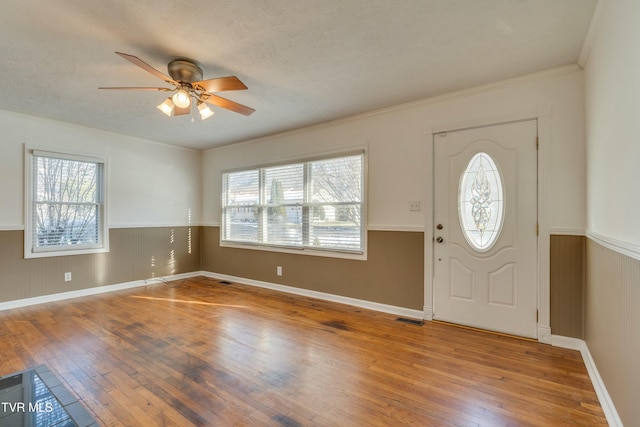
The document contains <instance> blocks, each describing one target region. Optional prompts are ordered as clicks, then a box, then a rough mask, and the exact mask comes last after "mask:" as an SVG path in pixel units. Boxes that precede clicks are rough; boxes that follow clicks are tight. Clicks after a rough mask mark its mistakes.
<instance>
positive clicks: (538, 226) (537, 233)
mask: <svg viewBox="0 0 640 427" xmlns="http://www.w3.org/2000/svg"><path fill="white" fill-rule="evenodd" d="M539 235H540V223H539V222H536V236H539Z"/></svg>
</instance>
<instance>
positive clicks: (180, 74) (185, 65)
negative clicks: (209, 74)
mask: <svg viewBox="0 0 640 427" xmlns="http://www.w3.org/2000/svg"><path fill="white" fill-rule="evenodd" d="M167 69H168V70H169V75H170V76H171V78H172V79H174V80H175V81H178V82H181V83H193V82H198V81H201V80H202V68H200V67H198V65H196V64H195V63H194V62H192V61H189V60H187V59H174V60H173V61H171V62H169V64H168V65H167Z"/></svg>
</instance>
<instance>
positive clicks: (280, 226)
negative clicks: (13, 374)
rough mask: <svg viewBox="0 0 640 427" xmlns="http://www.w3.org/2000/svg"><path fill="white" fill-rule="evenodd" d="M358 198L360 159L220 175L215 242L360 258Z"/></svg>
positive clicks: (360, 207) (361, 176)
mask: <svg viewBox="0 0 640 427" xmlns="http://www.w3.org/2000/svg"><path fill="white" fill-rule="evenodd" d="M238 183H242V185H240V186H239V185H238ZM256 194H257V195H258V197H257V198H256V197H255V195H256ZM363 195H364V154H362V153H359V154H357V155H349V156H345V157H336V158H327V159H322V160H314V161H307V162H297V163H291V164H285V165H277V166H270V167H264V168H258V169H253V170H246V171H239V172H226V173H223V197H222V228H223V230H222V233H221V236H222V239H221V240H222V242H223V243H249V244H257V245H264V246H280V247H286V248H296V249H318V250H329V251H340V252H353V253H363V252H364V249H363V246H364V238H363V234H364V225H363V221H362V218H363V209H364V208H363V199H364V197H363Z"/></svg>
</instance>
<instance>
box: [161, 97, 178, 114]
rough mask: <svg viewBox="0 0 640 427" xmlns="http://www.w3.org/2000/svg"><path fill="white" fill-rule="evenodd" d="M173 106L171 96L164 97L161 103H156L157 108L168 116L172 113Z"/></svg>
mask: <svg viewBox="0 0 640 427" xmlns="http://www.w3.org/2000/svg"><path fill="white" fill-rule="evenodd" d="M174 108H175V104H174V103H173V101H172V100H171V98H167V99H165V100H164V102H163V103H162V104H160V105H158V110H160V111H162V112H163V113H165V114H166V115H167V116H169V117H171V114H173V109H174Z"/></svg>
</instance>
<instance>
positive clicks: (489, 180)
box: [458, 152, 504, 252]
mask: <svg viewBox="0 0 640 427" xmlns="http://www.w3.org/2000/svg"><path fill="white" fill-rule="evenodd" d="M458 216H459V219H460V226H461V227H462V233H463V234H464V237H465V239H466V240H467V242H468V243H469V245H470V246H471V247H472V248H473V249H475V250H476V251H478V252H486V251H488V250H489V249H491V247H492V246H493V245H494V244H495V242H496V241H497V239H498V237H499V235H500V231H501V230H502V223H503V217H504V191H503V185H502V176H501V174H500V170H499V169H498V166H497V165H496V163H495V161H494V160H493V158H492V157H491V156H490V155H489V154H487V153H483V152H480V153H477V154H476V155H475V156H473V157H472V158H471V160H470V161H469V163H468V165H467V167H466V169H465V170H464V172H462V175H461V176H460V186H459V189H458Z"/></svg>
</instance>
